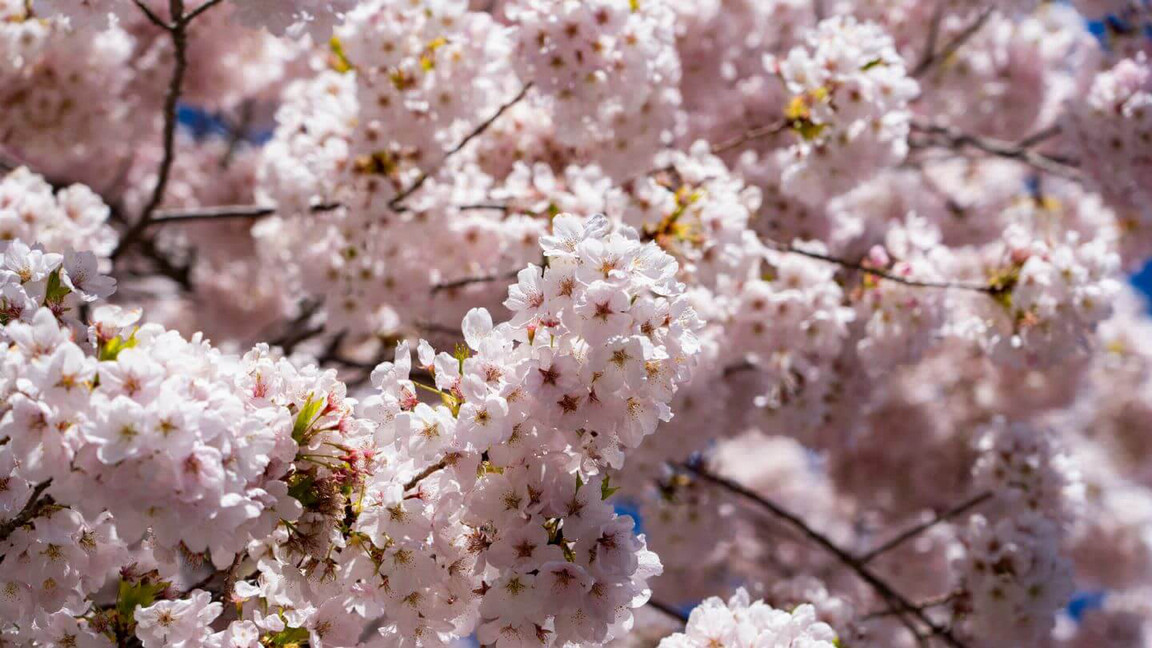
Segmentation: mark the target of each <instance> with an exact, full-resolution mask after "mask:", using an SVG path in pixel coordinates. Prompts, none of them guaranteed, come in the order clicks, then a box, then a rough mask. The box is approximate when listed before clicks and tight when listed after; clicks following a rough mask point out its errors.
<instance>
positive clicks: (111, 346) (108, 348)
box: [98, 330, 137, 361]
mask: <svg viewBox="0 0 1152 648" xmlns="http://www.w3.org/2000/svg"><path fill="white" fill-rule="evenodd" d="M136 343H137V340H136V331H135V330H133V331H132V335H129V336H128V339H127V340H125V339H124V338H122V337H120V336H119V335H117V336H116V337H114V338H112V339H111V340H108V341H107V342H104V343H103V344H101V345H100V348H99V351H98V357H99V359H100V360H108V361H110V360H115V359H116V358H117V357H119V356H120V352H121V351H123V350H124V349H131V348H132V347H134V346H136Z"/></svg>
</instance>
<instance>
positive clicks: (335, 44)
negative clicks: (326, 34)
mask: <svg viewBox="0 0 1152 648" xmlns="http://www.w3.org/2000/svg"><path fill="white" fill-rule="evenodd" d="M328 47H330V48H331V49H332V58H333V59H334V60H333V62H332V69H333V70H335V71H337V72H339V73H340V74H344V73H346V72H351V71H352V70H354V69H356V66H354V65H352V62H351V61H349V60H348V56H347V54H345V53H344V43H341V42H340V39H339V38H337V37H335V36H333V37H332V39H331V40H329V41H328Z"/></svg>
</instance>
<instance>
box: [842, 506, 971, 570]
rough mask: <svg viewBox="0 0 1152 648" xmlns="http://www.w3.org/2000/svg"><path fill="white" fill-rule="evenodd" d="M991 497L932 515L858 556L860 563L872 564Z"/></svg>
mask: <svg viewBox="0 0 1152 648" xmlns="http://www.w3.org/2000/svg"><path fill="white" fill-rule="evenodd" d="M992 497H993V494H992V493H980V494H979V495H977V496H975V497H972V498H970V499H968V500H965V501H964V502H961V503H960V504H957V505H956V506H954V507H952V508H950V509H948V510H947V511H944V512H943V513H937V514H936V515H934V516H933V517H932V519H930V520H927V521H925V522H922V523H920V524H917V525H916V526H914V527H912V528H910V529H908V530H906V531H904V532H903V533H900V534H899V535H897V536H896V537H894V538H892V539H891V540H889V541H887V542H885V543H884V544H882V545H880V546H879V547H876V548H875V549H873V550H872V551H869V552H868V553H866V554H864V555H863V556H860V563H861V564H868V563H869V562H872V561H873V560H874V559H876V558H877V557H879V556H881V555H883V554H885V553H887V552H889V551H891V550H893V549H895V548H896V547H898V546H900V545H901V544H904V543H905V542H907V541H908V540H911V539H912V538H915V537H916V536H918V535H920V534H921V533H924V532H925V531H927V530H928V529H931V528H932V527H934V526H936V525H937V524H940V523H941V522H947V521H948V520H951V519H952V518H954V517H957V516H960V515H963V514H964V513H966V512H968V511H970V510H972V509H974V508H976V507H977V506H980V505H981V504H983V503H984V502H987V501H988V500H990V499H992Z"/></svg>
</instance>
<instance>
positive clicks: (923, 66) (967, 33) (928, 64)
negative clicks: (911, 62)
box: [912, 7, 994, 77]
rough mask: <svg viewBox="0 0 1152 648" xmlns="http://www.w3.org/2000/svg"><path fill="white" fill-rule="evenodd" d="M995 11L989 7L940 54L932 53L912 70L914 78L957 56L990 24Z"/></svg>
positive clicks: (948, 43)
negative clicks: (965, 44)
mask: <svg viewBox="0 0 1152 648" xmlns="http://www.w3.org/2000/svg"><path fill="white" fill-rule="evenodd" d="M993 11H994V9H993V8H992V7H988V8H987V9H985V10H984V11H982V12H980V15H979V16H977V17H976V20H973V21H972V23H971V24H969V25H968V26H967V27H965V28H964V29H962V30H961V31H960V33H958V34H956V35H955V36H953V37H952V40H950V41H948V42H947V43H945V45H944V48H943V49H941V50H940V51H939V52H931V53H930V54H928V55H927V56H926V57H925V58H924V59H923V60H921V61H920V64H919V65H917V66H916V68H915V69H913V70H912V76H914V77H920V76H924V75H925V74H927V73H928V72H929V71H930V70H931V69H932V68H933V67H935V66H936V64H938V63H940V62H941V61H946V60H948V59H949V58H951V57H952V55H953V54H955V53H956V52H957V51H958V50H959V49H960V48H961V47H963V46H964V43H967V42H968V39H970V38H972V37H973V36H974V35H975V34H976V32H978V31H980V28H981V27H983V26H984V23H986V22H988V18H990V17H991V16H992V12H993Z"/></svg>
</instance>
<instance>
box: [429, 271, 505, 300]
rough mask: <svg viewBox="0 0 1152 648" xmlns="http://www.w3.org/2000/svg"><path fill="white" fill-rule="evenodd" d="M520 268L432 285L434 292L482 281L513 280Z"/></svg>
mask: <svg viewBox="0 0 1152 648" xmlns="http://www.w3.org/2000/svg"><path fill="white" fill-rule="evenodd" d="M519 272H520V271H519V270H509V271H508V272H499V273H496V274H490V275H482V276H479V277H465V278H463V279H456V280H454V281H445V282H443V283H438V284H435V285H433V286H432V294H433V295H435V294H436V293H439V292H442V291H445V290H454V289H456V288H463V287H464V286H471V285H473V284H480V283H493V282H496V281H511V280H513V279H515V278H516V275H517V274H519Z"/></svg>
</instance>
